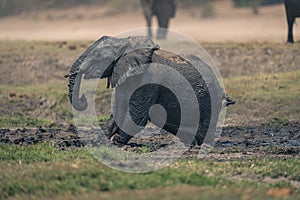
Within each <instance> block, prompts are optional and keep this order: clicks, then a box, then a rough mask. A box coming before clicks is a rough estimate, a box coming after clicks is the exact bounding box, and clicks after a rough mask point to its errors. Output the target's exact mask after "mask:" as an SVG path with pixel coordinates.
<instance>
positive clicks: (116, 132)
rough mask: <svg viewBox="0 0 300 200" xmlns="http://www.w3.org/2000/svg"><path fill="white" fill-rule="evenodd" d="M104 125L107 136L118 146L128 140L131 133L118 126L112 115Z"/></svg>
mask: <svg viewBox="0 0 300 200" xmlns="http://www.w3.org/2000/svg"><path fill="white" fill-rule="evenodd" d="M105 126H106V127H107V133H106V136H107V138H108V139H109V140H111V141H112V143H113V144H114V145H116V146H118V147H120V146H123V145H125V144H127V143H128V141H129V140H130V139H131V138H132V136H131V135H128V134H127V133H125V132H124V131H122V130H121V129H120V128H119V127H118V125H117V123H116V122H115V121H114V119H113V117H112V116H111V117H110V119H109V120H108V121H107V122H106V125H105Z"/></svg>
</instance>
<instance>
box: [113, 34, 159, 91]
mask: <svg viewBox="0 0 300 200" xmlns="http://www.w3.org/2000/svg"><path fill="white" fill-rule="evenodd" d="M128 40H129V46H130V48H129V49H127V51H126V52H125V53H124V54H123V55H122V56H121V57H120V58H119V59H118V60H117V62H116V63H115V64H114V67H113V70H112V73H111V76H110V77H108V87H109V86H111V87H113V88H114V87H116V86H118V85H120V84H122V83H123V82H125V81H126V79H127V78H128V77H132V76H135V75H138V74H142V73H144V72H145V71H146V70H147V69H148V67H149V64H150V63H152V56H153V53H154V51H155V50H158V49H159V46H158V45H156V44H155V43H154V42H153V41H152V40H150V39H148V38H146V37H129V38H128Z"/></svg>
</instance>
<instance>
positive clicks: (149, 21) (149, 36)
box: [146, 16, 152, 39]
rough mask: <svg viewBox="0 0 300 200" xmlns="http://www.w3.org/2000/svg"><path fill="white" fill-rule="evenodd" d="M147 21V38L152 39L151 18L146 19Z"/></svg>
mask: <svg viewBox="0 0 300 200" xmlns="http://www.w3.org/2000/svg"><path fill="white" fill-rule="evenodd" d="M146 21H147V28H148V38H150V39H152V29H151V26H152V17H151V16H150V17H147V19H146Z"/></svg>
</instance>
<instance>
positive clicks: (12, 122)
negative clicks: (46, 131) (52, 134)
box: [0, 116, 53, 128]
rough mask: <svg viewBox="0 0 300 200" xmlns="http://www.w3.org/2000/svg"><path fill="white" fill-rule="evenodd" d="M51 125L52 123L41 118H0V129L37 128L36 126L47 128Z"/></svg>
mask: <svg viewBox="0 0 300 200" xmlns="http://www.w3.org/2000/svg"><path fill="white" fill-rule="evenodd" d="M51 124H53V121H51V120H46V119H43V118H35V117H24V116H20V117H5V116H1V117H0V127H7V128H12V127H37V126H49V125H51Z"/></svg>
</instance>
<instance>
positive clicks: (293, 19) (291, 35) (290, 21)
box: [287, 18, 295, 43]
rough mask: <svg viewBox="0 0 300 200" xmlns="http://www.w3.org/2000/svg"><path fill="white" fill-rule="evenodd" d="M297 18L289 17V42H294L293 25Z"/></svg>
mask: <svg viewBox="0 0 300 200" xmlns="http://www.w3.org/2000/svg"><path fill="white" fill-rule="evenodd" d="M294 21H295V18H288V40H287V42H289V43H294V36H293V26H294Z"/></svg>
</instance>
